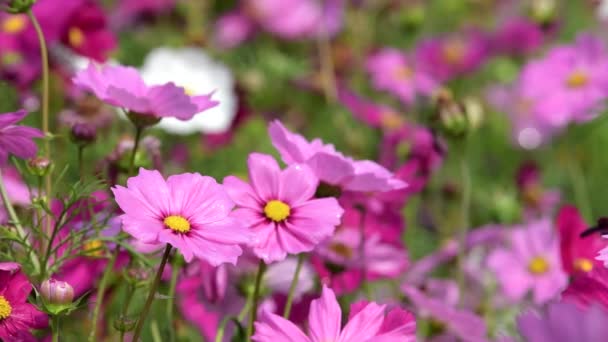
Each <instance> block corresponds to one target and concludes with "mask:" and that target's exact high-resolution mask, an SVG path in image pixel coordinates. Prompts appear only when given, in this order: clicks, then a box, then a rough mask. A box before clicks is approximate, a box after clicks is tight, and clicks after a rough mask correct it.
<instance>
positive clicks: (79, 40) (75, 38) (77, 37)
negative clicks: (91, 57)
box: [68, 27, 85, 48]
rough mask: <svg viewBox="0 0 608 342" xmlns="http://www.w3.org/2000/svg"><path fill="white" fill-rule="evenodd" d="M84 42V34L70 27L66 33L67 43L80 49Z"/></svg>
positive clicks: (76, 28)
mask: <svg viewBox="0 0 608 342" xmlns="http://www.w3.org/2000/svg"><path fill="white" fill-rule="evenodd" d="M84 40H85V36H84V32H82V30H81V29H79V28H78V27H72V28H71V29H70V30H69V31H68V42H69V43H70V45H71V46H73V47H76V48H78V47H81V46H82V44H84Z"/></svg>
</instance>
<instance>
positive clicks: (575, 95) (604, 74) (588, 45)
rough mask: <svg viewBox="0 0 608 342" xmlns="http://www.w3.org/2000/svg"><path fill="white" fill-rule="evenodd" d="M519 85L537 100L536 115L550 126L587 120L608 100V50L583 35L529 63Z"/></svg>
mask: <svg viewBox="0 0 608 342" xmlns="http://www.w3.org/2000/svg"><path fill="white" fill-rule="evenodd" d="M547 75H550V77H547ZM519 82H520V84H521V87H522V91H523V93H524V94H525V95H526V97H528V98H531V99H532V100H536V101H538V103H537V107H536V111H537V114H536V115H538V116H539V118H540V119H542V120H543V121H544V122H546V123H547V124H548V125H551V126H554V127H565V126H566V125H568V124H569V123H570V122H584V121H588V120H590V119H592V118H593V117H594V116H595V114H596V113H597V111H598V110H600V109H601V106H602V105H603V101H604V100H605V99H606V98H607V97H608V51H606V47H605V46H604V44H603V42H602V41H601V40H600V39H598V38H595V37H592V36H590V35H581V36H579V38H578V39H577V40H576V42H575V43H574V44H572V45H563V46H558V47H555V48H553V49H552V50H551V51H549V53H548V54H547V55H546V56H545V57H544V58H542V59H539V60H534V61H531V62H529V63H528V64H527V65H526V66H525V67H524V69H523V70H522V72H521V75H520V79H519Z"/></svg>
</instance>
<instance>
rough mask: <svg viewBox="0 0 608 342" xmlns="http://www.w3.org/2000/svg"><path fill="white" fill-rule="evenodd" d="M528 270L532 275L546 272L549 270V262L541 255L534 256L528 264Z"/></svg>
mask: <svg viewBox="0 0 608 342" xmlns="http://www.w3.org/2000/svg"><path fill="white" fill-rule="evenodd" d="M528 271H530V273H532V274H534V275H541V274H544V273H547V271H549V263H548V262H547V260H545V258H543V257H540V256H537V257H534V258H532V260H530V263H529V264H528Z"/></svg>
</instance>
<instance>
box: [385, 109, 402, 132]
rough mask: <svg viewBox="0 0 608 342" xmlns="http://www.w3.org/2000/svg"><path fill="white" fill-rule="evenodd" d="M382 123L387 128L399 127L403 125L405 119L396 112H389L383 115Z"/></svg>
mask: <svg viewBox="0 0 608 342" xmlns="http://www.w3.org/2000/svg"><path fill="white" fill-rule="evenodd" d="M380 124H381V125H382V127H384V128H387V129H397V128H400V127H401V126H402V125H403V119H402V118H401V117H400V116H399V115H398V114H396V113H393V112H387V113H384V114H382V115H381V119H380Z"/></svg>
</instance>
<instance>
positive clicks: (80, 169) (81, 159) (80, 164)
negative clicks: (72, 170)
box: [78, 145, 84, 182]
mask: <svg viewBox="0 0 608 342" xmlns="http://www.w3.org/2000/svg"><path fill="white" fill-rule="evenodd" d="M78 173H79V174H80V181H81V182H82V181H83V180H84V145H79V146H78Z"/></svg>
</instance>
